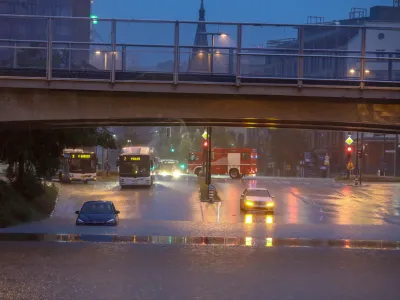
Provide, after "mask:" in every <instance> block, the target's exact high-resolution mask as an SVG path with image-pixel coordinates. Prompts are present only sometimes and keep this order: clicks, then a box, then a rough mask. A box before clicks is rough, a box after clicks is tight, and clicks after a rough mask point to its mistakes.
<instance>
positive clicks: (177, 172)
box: [173, 171, 181, 177]
mask: <svg viewBox="0 0 400 300" xmlns="http://www.w3.org/2000/svg"><path fill="white" fill-rule="evenodd" d="M173 175H174V177H179V176H181V172H180V171H174V174H173Z"/></svg>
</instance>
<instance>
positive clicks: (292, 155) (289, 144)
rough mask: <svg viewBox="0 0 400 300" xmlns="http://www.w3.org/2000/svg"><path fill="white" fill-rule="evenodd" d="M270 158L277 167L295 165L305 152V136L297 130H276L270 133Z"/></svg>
mask: <svg viewBox="0 0 400 300" xmlns="http://www.w3.org/2000/svg"><path fill="white" fill-rule="evenodd" d="M271 134H272V138H271V156H272V159H273V160H274V162H275V163H276V165H277V166H278V167H282V166H283V163H285V162H286V163H287V164H291V165H296V164H298V163H299V161H300V160H301V155H302V154H303V153H304V152H305V151H307V141H306V136H305V134H304V132H303V131H302V130H298V129H277V130H274V131H271Z"/></svg>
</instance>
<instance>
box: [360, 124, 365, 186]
mask: <svg viewBox="0 0 400 300" xmlns="http://www.w3.org/2000/svg"><path fill="white" fill-rule="evenodd" d="M363 162H364V132H361V158H360V186H361V185H362V163H363Z"/></svg>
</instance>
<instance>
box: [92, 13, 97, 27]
mask: <svg viewBox="0 0 400 300" xmlns="http://www.w3.org/2000/svg"><path fill="white" fill-rule="evenodd" d="M90 18H91V19H92V23H93V24H94V25H96V24H97V23H98V20H97V19H98V17H97V16H95V15H90Z"/></svg>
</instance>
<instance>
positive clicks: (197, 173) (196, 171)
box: [194, 168, 201, 176]
mask: <svg viewBox="0 0 400 300" xmlns="http://www.w3.org/2000/svg"><path fill="white" fill-rule="evenodd" d="M200 173H201V168H197V169H196V170H194V174H196V175H197V176H200Z"/></svg>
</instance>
